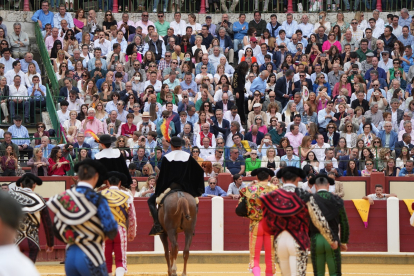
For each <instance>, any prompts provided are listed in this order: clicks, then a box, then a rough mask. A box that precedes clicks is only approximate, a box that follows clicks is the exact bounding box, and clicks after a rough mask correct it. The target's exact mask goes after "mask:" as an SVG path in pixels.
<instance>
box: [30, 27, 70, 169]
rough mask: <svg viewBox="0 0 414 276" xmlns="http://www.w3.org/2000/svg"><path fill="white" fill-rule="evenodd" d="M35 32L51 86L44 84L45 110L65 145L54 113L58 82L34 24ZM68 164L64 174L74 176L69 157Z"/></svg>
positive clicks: (40, 34)
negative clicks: (67, 169) (68, 167)
mask: <svg viewBox="0 0 414 276" xmlns="http://www.w3.org/2000/svg"><path fill="white" fill-rule="evenodd" d="M35 32H36V41H37V44H38V47H39V52H40V56H41V58H42V61H43V64H44V66H45V68H46V75H47V77H48V79H49V82H50V84H51V86H52V90H50V89H49V85H48V84H46V91H47V93H46V109H47V111H48V113H49V116H50V120H51V122H52V125H53V129H54V130H55V132H56V136H57V137H59V138H60V139H61V142H62V144H66V143H67V141H66V137H65V134H64V133H63V131H62V128H61V126H60V121H59V117H58V115H57V112H56V103H57V101H56V100H57V99H56V98H55V97H57V95H58V94H59V85H58V81H57V78H56V75H55V72H54V70H53V66H52V63H51V62H50V58H49V55H48V52H47V49H46V45H45V43H44V41H43V36H42V32H41V30H40V27H39V25H38V24H35ZM68 160H69V162H70V171H68V172H67V173H66V174H67V175H74V171H73V166H74V163H73V160H72V158H71V157H70V156H69V159H68Z"/></svg>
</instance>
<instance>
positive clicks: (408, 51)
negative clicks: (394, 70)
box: [401, 45, 414, 81]
mask: <svg viewBox="0 0 414 276" xmlns="http://www.w3.org/2000/svg"><path fill="white" fill-rule="evenodd" d="M404 52H405V56H403V57H402V58H401V61H402V68H403V69H404V72H405V73H406V74H407V73H408V70H410V67H411V66H412V65H414V62H413V49H412V48H411V45H407V46H405V51H404ZM410 81H411V80H410Z"/></svg>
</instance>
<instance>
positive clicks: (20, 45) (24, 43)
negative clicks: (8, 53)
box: [9, 22, 29, 59]
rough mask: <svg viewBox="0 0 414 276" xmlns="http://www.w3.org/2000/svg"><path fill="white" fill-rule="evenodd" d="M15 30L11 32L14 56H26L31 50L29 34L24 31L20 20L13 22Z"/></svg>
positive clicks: (21, 57)
mask: <svg viewBox="0 0 414 276" xmlns="http://www.w3.org/2000/svg"><path fill="white" fill-rule="evenodd" d="M13 30H14V31H13V32H12V33H10V34H9V40H10V46H11V49H12V54H13V57H14V58H20V59H23V58H24V54H25V53H27V52H28V50H29V47H28V46H29V36H28V35H27V33H26V32H22V25H21V24H20V23H19V22H16V23H14V24H13Z"/></svg>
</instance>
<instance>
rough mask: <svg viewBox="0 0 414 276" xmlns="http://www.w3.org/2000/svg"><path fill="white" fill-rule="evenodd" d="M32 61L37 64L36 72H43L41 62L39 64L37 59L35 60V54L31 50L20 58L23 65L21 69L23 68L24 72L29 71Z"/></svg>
mask: <svg viewBox="0 0 414 276" xmlns="http://www.w3.org/2000/svg"><path fill="white" fill-rule="evenodd" d="M30 63H33V64H34V65H35V67H36V72H37V73H39V74H40V73H41V72H40V68H39V64H37V61H36V60H33V54H32V53H29V52H27V53H26V54H25V55H24V59H21V60H20V65H21V66H22V68H21V69H20V70H22V71H23V73H27V71H28V69H29V64H30Z"/></svg>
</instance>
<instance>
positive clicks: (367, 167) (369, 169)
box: [361, 159, 377, 176]
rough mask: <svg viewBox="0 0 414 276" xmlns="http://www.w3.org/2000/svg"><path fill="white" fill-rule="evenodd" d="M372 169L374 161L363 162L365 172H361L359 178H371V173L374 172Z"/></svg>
mask: <svg viewBox="0 0 414 276" xmlns="http://www.w3.org/2000/svg"><path fill="white" fill-rule="evenodd" d="M376 171H377V170H376V169H374V161H373V160H372V159H367V160H366V161H365V170H362V172H361V176H371V173H373V172H376Z"/></svg>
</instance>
